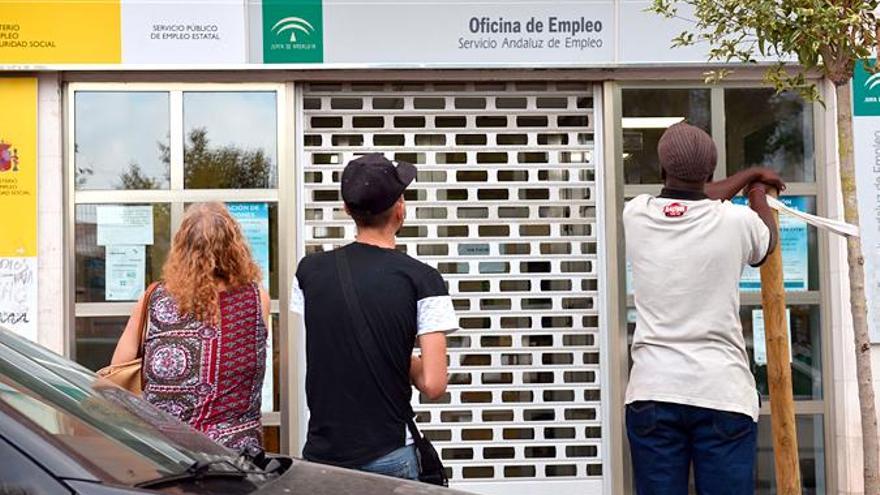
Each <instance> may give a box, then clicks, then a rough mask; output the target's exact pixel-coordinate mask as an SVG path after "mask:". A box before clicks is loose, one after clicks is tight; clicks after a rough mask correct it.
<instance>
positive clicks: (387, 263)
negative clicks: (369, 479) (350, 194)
mask: <svg viewBox="0 0 880 495" xmlns="http://www.w3.org/2000/svg"><path fill="white" fill-rule="evenodd" d="M341 249H344V250H345V253H346V257H347V258H348V262H349V265H350V267H351V276H352V280H353V284H354V292H355V294H356V295H357V297H358V300H359V301H360V306H361V310H362V311H363V313H364V317H365V318H366V320H367V325H366V329H368V330H369V335H363V333H362V334H361V336H360V338H359V337H358V334H356V333H355V332H358V331H362V332H363V331H364V328H365V327H362V326H356V325H355V324H354V319H353V315H351V314H350V311H349V310H348V306H347V304H346V301H345V296H344V295H343V292H342V288H341V285H340V281H339V275H338V271H337V266H336V251H331V252H326V253H317V254H313V255H310V256H308V257H306V258H305V259H303V260H302V261H301V262H300V264H299V268H298V269H297V272H296V279H295V280H294V283H293V289H292V292H291V310H292V311H294V312H297V313H301V314H303V315H304V317H305V326H306V396H307V401H308V406H309V411H310V418H309V431H308V437H307V440H306V446H305V448H304V449H303V456H304V457H305V458H306V459H308V460H311V461H316V462H321V463H325V464H332V465H337V466H344V467H360V466H363V465H365V464H367V463H369V462H370V461H372V460H375V459H378V458H379V457H382V456H384V455H385V454H387V453H389V452H392V451H394V450H395V449H398V448H400V447H402V446H403V445H404V439H405V435H406V433H405V429H406V423H405V422H406V420H407V418H411V417H412V407H411V405H410V399H411V397H412V386H411V384H410V378H409V368H410V357H411V355H412V352H413V347H414V345H415V339H416V337H417V336H418V335H420V334H423V333H429V332H436V331H450V330H454V329H455V328H457V319H456V318H455V313H454V311H453V309H452V301H451V299H450V298H449V295H448V292H447V289H446V285H445V283H444V282H443V278H442V277H441V276H440V273H439V272H437V270H435V269H433V268H431V267H430V266H428V265H425V264H424V263H421V262H418V261H416V260H414V259H413V258H410V257H409V256H407V255H406V254H403V253H401V252H398V251H395V250H391V249H383V248H380V247H376V246H372V245H368V244H361V243H353V244H349V245H348V246H345V247H343V248H341ZM364 333H366V332H364ZM365 347H366V348H365ZM367 355H372V356H373V358H372V361H371V362H368V360H367V358H366V356H367ZM371 368H372V369H371ZM374 375H377V378H378V379H379V380H378V381H379V382H380V383H381V384H382V387H381V388H380V387H379V385H378V384H377V383H376V382H377V380H376V378H374Z"/></svg>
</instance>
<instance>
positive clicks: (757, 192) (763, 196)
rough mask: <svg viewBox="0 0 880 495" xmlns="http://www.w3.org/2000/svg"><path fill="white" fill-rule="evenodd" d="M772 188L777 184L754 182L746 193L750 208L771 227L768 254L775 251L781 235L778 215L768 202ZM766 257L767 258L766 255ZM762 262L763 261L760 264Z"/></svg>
mask: <svg viewBox="0 0 880 495" xmlns="http://www.w3.org/2000/svg"><path fill="white" fill-rule="evenodd" d="M777 177H778V176H777ZM783 187H784V185H783ZM771 188H772V189H776V188H775V186H773V185H768V184H766V183H764V182H752V183H751V184H749V186H748V187H747V188H746V195H747V196H748V198H749V208H751V209H752V210H754V212H755V213H757V214H758V216H759V217H760V218H761V220H762V221H763V222H764V225H766V226H767V228H768V229H770V243H769V245H768V247H767V253H768V254H769V253H771V252H773V250H774V249H775V248H776V243H777V242H778V237H779V229H777V228H776V217H775V216H774V215H773V210H772V209H771V208H770V205H768V204H767V191H768V190H769V189H771ZM764 259H765V260H766V257H765V258H764ZM762 263H763V261H762V262H761V263H759V264H758V265H760V264H762Z"/></svg>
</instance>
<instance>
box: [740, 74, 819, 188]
mask: <svg viewBox="0 0 880 495" xmlns="http://www.w3.org/2000/svg"><path fill="white" fill-rule="evenodd" d="M724 107H725V114H726V122H727V129H726V140H727V173H728V175H732V174H734V173H735V172H737V171H739V170H742V169H744V168H747V167H750V166H752V165H762V166H765V167H770V168H772V169H774V170H776V171H777V172H779V173H780V175H782V178H783V179H785V180H787V181H791V182H814V181H815V180H816V163H815V159H814V155H813V147H814V143H813V112H812V107H811V105H810V104H807V103H804V101H803V99H801V97H800V96H798V95H796V94H793V93H782V94H776V92H775V91H774V90H772V89H766V88H730V89H725V90H724Z"/></svg>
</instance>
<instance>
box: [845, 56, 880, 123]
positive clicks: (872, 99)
mask: <svg viewBox="0 0 880 495" xmlns="http://www.w3.org/2000/svg"><path fill="white" fill-rule="evenodd" d="M866 64H867V66H866ZM876 64H877V61H876V60H874V59H870V60H862V61H859V62H858V63H856V70H855V72H854V73H853V81H852V89H853V115H855V116H857V117H858V116H880V72H877V73H875V74H872V72H874V70H870V69H869V67H870V68H871V69H876Z"/></svg>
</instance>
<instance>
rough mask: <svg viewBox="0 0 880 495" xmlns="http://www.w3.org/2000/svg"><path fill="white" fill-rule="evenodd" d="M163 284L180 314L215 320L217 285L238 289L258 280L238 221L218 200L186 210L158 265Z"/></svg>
mask: <svg viewBox="0 0 880 495" xmlns="http://www.w3.org/2000/svg"><path fill="white" fill-rule="evenodd" d="M162 278H163V279H164V283H165V288H166V290H168V292H169V294H171V297H173V298H174V301H175V302H176V303H177V306H178V308H179V310H180V313H181V314H182V315H186V314H192V315H193V316H195V317H196V318H198V319H199V320H200V321H203V322H205V323H208V324H211V325H215V324H218V323H219V322H220V306H219V304H218V301H219V294H220V288H221V285H225V286H226V288H230V289H231V288H235V287H241V286H244V285H247V284H251V283H255V282H259V281H260V280H261V274H260V267H259V266H257V264H256V263H254V260H253V257H252V256H251V250H250V248H249V247H248V243H247V241H246V240H245V238H244V235H243V234H242V233H241V227H240V226H239V225H238V222H236V221H235V219H234V218H232V215H230V214H229V210H227V209H226V206H224V205H223V204H222V203H196V204H194V205H192V206H190V207H189V208H187V210H186V214H185V215H184V217H183V222H182V223H181V225H180V230H178V231H177V233H176V234H175V235H174V241H173V242H172V243H171V252H170V253H169V255H168V260H167V261H166V262H165V266H164V267H163V268H162Z"/></svg>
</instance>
